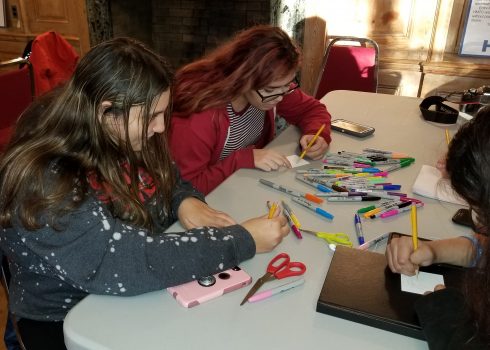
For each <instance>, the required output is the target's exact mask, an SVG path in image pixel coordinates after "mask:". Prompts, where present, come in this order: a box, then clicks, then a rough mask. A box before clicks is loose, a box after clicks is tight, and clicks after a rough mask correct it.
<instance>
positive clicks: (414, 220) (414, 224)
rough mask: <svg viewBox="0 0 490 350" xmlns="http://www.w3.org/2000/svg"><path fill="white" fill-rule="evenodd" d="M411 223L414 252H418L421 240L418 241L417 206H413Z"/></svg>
mask: <svg viewBox="0 0 490 350" xmlns="http://www.w3.org/2000/svg"><path fill="white" fill-rule="evenodd" d="M410 221H411V222H412V243H413V251H416V250H417V248H418V245H419V239H418V229H417V207H416V206H415V204H412V210H411V215H410ZM418 275H419V269H418V268H417V276H418Z"/></svg>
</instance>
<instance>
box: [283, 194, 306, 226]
mask: <svg viewBox="0 0 490 350" xmlns="http://www.w3.org/2000/svg"><path fill="white" fill-rule="evenodd" d="M281 203H282V206H283V207H284V209H285V210H286V211H288V212H289V216H290V217H291V220H292V221H293V224H294V225H295V226H296V227H297V228H300V227H301V223H300V222H299V220H298V218H297V217H296V215H294V213H293V211H292V210H291V208H290V207H289V205H287V203H286V202H284V201H283V200H281Z"/></svg>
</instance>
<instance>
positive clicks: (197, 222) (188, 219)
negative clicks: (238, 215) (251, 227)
mask: <svg viewBox="0 0 490 350" xmlns="http://www.w3.org/2000/svg"><path fill="white" fill-rule="evenodd" d="M178 217H179V221H180V223H181V224H182V226H184V227H185V229H187V230H189V229H191V228H195V227H202V226H214V227H224V226H230V225H235V224H236V222H235V220H233V219H232V218H231V216H229V215H228V214H226V213H223V212H222V211H218V210H216V209H213V208H211V207H210V206H209V205H207V204H206V203H204V202H203V201H200V200H199V199H197V198H194V197H189V198H186V199H184V200H183V201H182V203H181V204H180V206H179V211H178Z"/></svg>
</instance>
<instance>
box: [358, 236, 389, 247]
mask: <svg viewBox="0 0 490 350" xmlns="http://www.w3.org/2000/svg"><path fill="white" fill-rule="evenodd" d="M390 233H391V232H387V233H383V234H382V235H381V236H379V237H376V238H375V239H372V240H370V241H367V242H365V243H363V244H361V245H360V246H359V247H357V249H361V250H367V249H370V248H372V247H374V246H376V245H377V244H378V243H380V242H382V241H384V240H385V239H387V238H388V237H389V236H390Z"/></svg>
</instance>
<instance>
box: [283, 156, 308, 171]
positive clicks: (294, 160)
mask: <svg viewBox="0 0 490 350" xmlns="http://www.w3.org/2000/svg"><path fill="white" fill-rule="evenodd" d="M286 158H287V159H288V160H289V163H291V166H292V167H293V168H296V167H298V166H302V165H307V164H310V162H308V161H307V160H305V159H304V158H303V159H301V158H300V157H299V156H298V155H296V154H293V155H290V156H287V157H286Z"/></svg>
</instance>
